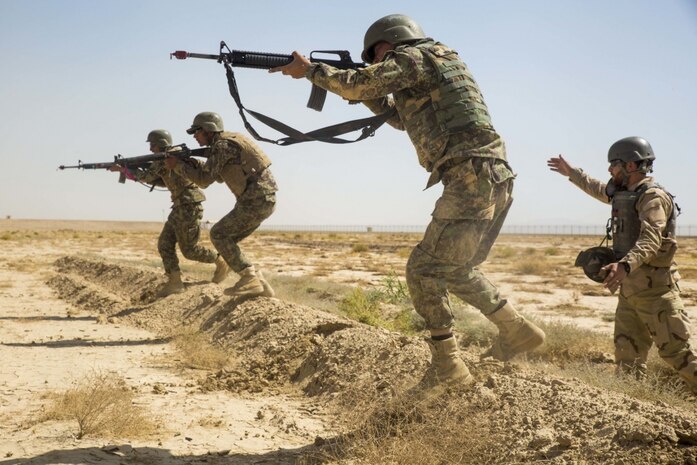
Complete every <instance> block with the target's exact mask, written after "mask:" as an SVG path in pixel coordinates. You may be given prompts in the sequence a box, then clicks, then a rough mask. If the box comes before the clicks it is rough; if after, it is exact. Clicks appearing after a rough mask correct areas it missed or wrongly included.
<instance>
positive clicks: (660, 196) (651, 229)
mask: <svg viewBox="0 0 697 465" xmlns="http://www.w3.org/2000/svg"><path fill="white" fill-rule="evenodd" d="M636 208H637V211H638V212H639V221H640V222H641V229H640V230H639V238H638V239H637V241H636V244H634V247H632V248H631V249H630V250H629V252H627V255H626V256H625V257H624V258H623V259H622V260H620V261H622V262H627V263H629V268H630V269H632V270H634V269H635V268H637V267H639V266H641V265H642V264H643V263H647V262H649V261H651V259H653V258H655V257H656V255H657V253H658V251H659V249H660V247H661V244H662V241H663V232H664V231H665V229H666V226H667V224H668V220H669V219H670V214H671V209H672V202H671V201H670V199H669V198H668V195H667V194H666V193H665V192H663V191H661V190H660V189H648V190H647V191H646V192H645V193H644V195H642V196H641V197H640V198H639V200H638V201H637V205H636Z"/></svg>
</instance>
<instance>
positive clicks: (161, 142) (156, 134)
mask: <svg viewBox="0 0 697 465" xmlns="http://www.w3.org/2000/svg"><path fill="white" fill-rule="evenodd" d="M145 142H149V143H151V144H153V145H154V146H156V147H160V148H163V149H164V148H167V147H170V146H171V145H172V134H170V133H169V131H168V130H166V129H153V130H152V131H150V132H149V133H148V138H147V139H146V140H145Z"/></svg>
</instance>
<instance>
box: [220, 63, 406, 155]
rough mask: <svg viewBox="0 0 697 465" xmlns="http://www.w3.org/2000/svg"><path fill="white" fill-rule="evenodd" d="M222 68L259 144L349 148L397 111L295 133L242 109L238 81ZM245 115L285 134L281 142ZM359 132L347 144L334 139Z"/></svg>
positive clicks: (262, 115) (257, 113) (280, 124)
mask: <svg viewBox="0 0 697 465" xmlns="http://www.w3.org/2000/svg"><path fill="white" fill-rule="evenodd" d="M224 65H225V74H226V76H227V82H228V88H229V89H230V95H231V96H232V99H233V100H234V101H235V103H236V104H237V108H238V109H239V112H240V116H241V117H242V121H243V122H244V127H245V128H247V131H249V133H250V134H251V135H252V136H253V137H254V138H255V139H256V140H259V141H263V142H269V143H271V144H276V145H292V144H297V143H299V142H309V141H320V142H327V143H330V144H350V143H353V142H358V141H360V140H363V139H365V138H366V137H370V136H373V135H374V134H375V131H377V129H378V128H379V127H380V126H382V125H383V124H384V123H385V121H387V120H388V119H389V118H391V117H392V116H394V114H395V112H396V111H397V110H396V109H392V110H390V111H388V112H386V113H383V114H382V115H376V116H372V117H368V118H361V119H355V120H351V121H346V122H344V123H339V124H334V125H332V126H326V127H323V128H319V129H315V130H314V131H310V132H307V133H304V132H302V131H298V130H297V129H294V128H292V127H290V126H288V125H287V124H285V123H282V122H280V121H278V120H276V119H274V118H271V117H269V116H266V115H264V114H262V113H259V112H256V111H253V110H250V109H248V108H245V106H244V105H242V100H241V99H240V93H239V91H238V90H237V81H236V80H235V73H234V72H233V71H232V67H231V66H230V65H229V64H228V63H224ZM245 112H247V113H249V114H250V115H252V116H253V117H254V118H256V119H257V120H258V121H261V122H262V123H264V124H265V125H267V126H268V127H270V128H272V129H275V130H276V131H278V132H280V133H282V134H285V135H286V136H287V137H283V138H280V139H276V140H274V139H269V138H266V137H262V136H261V135H259V133H258V132H257V131H256V130H255V129H254V128H253V127H252V125H251V124H250V123H249V121H248V120H247V117H246V115H245ZM358 130H361V135H360V136H358V138H357V139H355V140H346V139H341V138H339V137H337V136H341V135H343V134H346V133H349V132H353V131H358Z"/></svg>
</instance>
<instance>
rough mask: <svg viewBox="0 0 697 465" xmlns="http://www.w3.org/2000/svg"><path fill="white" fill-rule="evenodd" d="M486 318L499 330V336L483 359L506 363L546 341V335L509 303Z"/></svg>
mask: <svg viewBox="0 0 697 465" xmlns="http://www.w3.org/2000/svg"><path fill="white" fill-rule="evenodd" d="M486 317H487V318H488V319H489V321H491V322H492V323H494V324H495V325H496V326H497V327H498V328H499V335H498V336H497V337H496V340H494V343H493V345H492V346H491V348H490V349H489V350H487V351H486V352H484V354H482V357H489V356H491V357H494V358H495V359H496V360H501V361H502V362H505V361H508V360H510V359H511V358H513V357H514V356H515V355H516V354H520V353H522V352H528V351H530V350H532V349H534V348H535V347H538V346H539V345H541V344H542V343H543V342H544V341H545V333H544V332H543V331H542V330H541V329H540V328H538V327H537V326H535V325H534V324H532V323H530V322H529V321H528V320H526V319H525V318H523V317H522V316H521V315H520V314H519V313H518V312H516V310H515V308H513V305H511V304H509V303H506V305H504V306H503V307H501V308H500V309H498V310H496V311H495V312H494V313H492V314H491V315H486Z"/></svg>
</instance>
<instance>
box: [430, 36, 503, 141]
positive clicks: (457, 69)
mask: <svg viewBox="0 0 697 465" xmlns="http://www.w3.org/2000/svg"><path fill="white" fill-rule="evenodd" d="M417 48H418V49H419V50H421V51H422V52H423V53H424V55H425V56H426V57H427V58H428V59H429V60H430V61H431V63H432V64H433V66H434V68H436V70H437V71H438V74H439V75H440V79H439V83H438V87H436V88H435V89H433V90H432V91H431V106H432V107H433V110H434V111H435V113H436V119H437V121H438V124H439V125H440V129H441V131H443V132H448V133H450V134H453V133H456V132H458V131H460V130H462V129H464V128H466V127H467V126H469V125H470V124H474V125H476V126H479V127H487V128H490V127H492V124H491V118H490V117H489V109H488V108H487V106H486V104H485V103H484V97H482V92H481V90H479V86H478V85H477V83H476V82H475V80H474V77H473V76H472V74H471V73H470V72H469V70H468V69H467V66H466V65H465V64H464V63H463V62H462V60H460V57H459V56H458V55H457V52H455V51H454V50H452V49H450V48H448V47H446V46H445V45H442V44H433V43H425V44H422V45H417Z"/></svg>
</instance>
